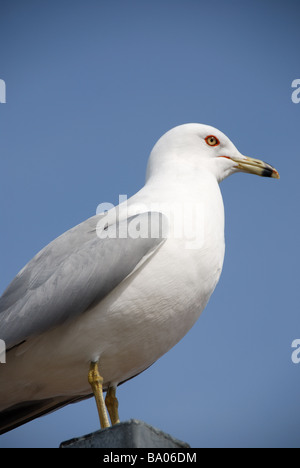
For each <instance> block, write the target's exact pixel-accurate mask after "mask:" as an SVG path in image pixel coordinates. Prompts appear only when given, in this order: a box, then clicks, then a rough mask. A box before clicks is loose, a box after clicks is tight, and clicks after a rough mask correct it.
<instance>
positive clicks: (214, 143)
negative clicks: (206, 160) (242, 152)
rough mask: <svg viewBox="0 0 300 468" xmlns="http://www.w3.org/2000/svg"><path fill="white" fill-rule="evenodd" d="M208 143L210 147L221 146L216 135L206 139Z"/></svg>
mask: <svg viewBox="0 0 300 468" xmlns="http://www.w3.org/2000/svg"><path fill="white" fill-rule="evenodd" d="M205 141H206V143H207V144H208V146H218V145H219V144H220V140H218V138H217V137H216V136H215V135H208V136H207V137H206V138H205Z"/></svg>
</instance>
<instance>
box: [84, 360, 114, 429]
mask: <svg viewBox="0 0 300 468" xmlns="http://www.w3.org/2000/svg"><path fill="white" fill-rule="evenodd" d="M88 379H89V384H90V385H91V387H92V389H93V392H94V396H95V400H96V404H97V408H98V413H99V418H100V424H101V428H102V429H104V428H105V427H109V426H110V424H109V421H108V416H107V412H106V408H105V403H104V398H103V387H102V384H103V378H102V377H101V375H100V374H99V370H98V363H97V362H91V364H90V371H89V376H88Z"/></svg>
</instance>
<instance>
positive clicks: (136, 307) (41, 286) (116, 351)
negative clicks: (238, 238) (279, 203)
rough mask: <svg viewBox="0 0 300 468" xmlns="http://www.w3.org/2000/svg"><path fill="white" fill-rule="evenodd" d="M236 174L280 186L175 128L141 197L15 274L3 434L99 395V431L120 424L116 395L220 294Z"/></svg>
mask: <svg viewBox="0 0 300 468" xmlns="http://www.w3.org/2000/svg"><path fill="white" fill-rule="evenodd" d="M235 172H247V173H250V174H256V175H259V176H262V177H271V178H275V179H279V174H278V172H277V171H276V169H274V168H273V167H272V166H270V165H269V164H267V163H265V162H263V161H260V160H258V159H253V158H250V157H246V156H244V155H243V154H241V153H240V152H239V151H238V150H237V148H236V147H235V146H234V144H233V143H232V142H231V141H230V140H229V138H228V137H227V136H226V135H224V134H223V133H222V132H221V131H219V130H217V129H216V128H214V127H211V126H209V125H203V124H197V123H189V124H184V125H180V126H177V127H175V128H173V129H171V130H169V131H168V132H167V133H165V134H164V135H163V136H162V137H161V138H160V139H159V140H158V142H157V143H156V144H155V146H154V148H153V150H152V152H151V154H150V158H149V161H148V166H147V172H146V182H145V185H144V187H143V188H142V189H141V190H140V191H139V192H137V193H136V194H135V195H133V196H132V197H131V198H129V199H128V200H123V201H122V202H121V203H120V204H119V205H118V206H117V207H111V208H110V209H108V210H104V211H102V212H99V213H98V214H97V215H96V216H93V217H92V218H89V219H87V220H86V221H84V222H83V223H81V224H79V225H78V226H76V227H74V228H72V229H70V230H69V231H67V232H65V233H64V234H62V235H61V236H60V237H58V238H57V239H55V240H54V241H53V242H51V243H50V244H49V245H47V246H46V247H45V248H44V249H43V250H41V251H40V252H39V253H38V254H37V255H36V256H35V257H34V258H33V259H32V260H31V261H30V262H29V263H28V264H27V265H26V266H25V267H24V268H23V269H22V270H21V271H20V272H19V273H18V275H17V276H16V277H15V279H14V280H13V281H12V282H11V284H10V285H9V286H8V287H7V289H6V290H5V292H4V293H3V295H2V297H1V298H0V339H1V340H3V341H4V342H5V345H6V351H7V352H6V363H5V364H0V433H1V434H2V433H4V432H7V431H9V430H11V429H14V428H16V427H18V426H20V425H22V424H24V423H26V422H28V421H30V420H32V419H34V418H37V417H39V416H41V415H43V414H46V413H48V412H50V411H53V410H56V409H58V408H60V407H62V406H64V405H67V404H69V403H72V402H76V401H80V400H82V399H85V398H89V397H91V396H92V395H93V394H94V397H95V400H96V405H97V409H98V413H99V418H100V424H101V427H102V428H105V427H108V426H109V425H110V422H109V418H110V421H111V424H112V425H113V424H117V423H118V422H119V421H120V418H119V411H118V400H117V397H116V389H117V386H118V385H120V384H122V383H124V382H126V381H127V380H129V379H131V378H133V377H135V376H137V375H138V374H140V373H141V372H143V371H144V370H146V369H147V368H148V367H150V366H151V365H152V364H153V363H154V362H155V361H157V360H158V359H159V358H160V357H161V356H162V355H164V354H165V353H166V352H168V351H169V350H170V349H171V348H172V347H173V346H174V345H176V343H178V342H179V341H180V340H181V339H182V338H183V337H184V336H185V335H186V333H187V332H188V331H189V330H190V329H191V327H192V326H193V325H194V324H195V322H196V321H197V319H198V318H199V316H200V314H201V312H202V311H203V309H204V308H205V306H206V304H207V302H208V300H209V298H210V296H211V294H212V293H213V291H214V289H215V287H216V285H217V283H218V280H219V278H220V274H221V271H222V266H223V260H224V253H225V242H224V206H223V199H222V195H221V192H220V188H219V183H220V182H221V181H222V180H223V179H225V177H227V176H229V175H231V174H233V173H235ZM103 392H106V397H105V399H104V394H103ZM108 415H109V418H108Z"/></svg>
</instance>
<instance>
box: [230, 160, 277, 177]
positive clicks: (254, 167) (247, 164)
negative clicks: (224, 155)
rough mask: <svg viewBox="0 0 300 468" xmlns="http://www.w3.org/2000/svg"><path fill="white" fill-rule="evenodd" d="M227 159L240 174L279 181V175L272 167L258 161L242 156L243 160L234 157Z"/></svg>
mask: <svg viewBox="0 0 300 468" xmlns="http://www.w3.org/2000/svg"><path fill="white" fill-rule="evenodd" d="M229 159H231V160H232V161H234V162H236V163H237V167H238V169H239V170H240V171H241V172H248V173H249V174H256V175H258V176H261V177H273V178H274V179H280V175H279V173H278V171H276V169H275V168H274V167H272V166H270V164H267V163H265V162H264V161H260V160H259V159H253V158H248V157H247V156H244V157H243V159H242V158H236V157H230V158H229Z"/></svg>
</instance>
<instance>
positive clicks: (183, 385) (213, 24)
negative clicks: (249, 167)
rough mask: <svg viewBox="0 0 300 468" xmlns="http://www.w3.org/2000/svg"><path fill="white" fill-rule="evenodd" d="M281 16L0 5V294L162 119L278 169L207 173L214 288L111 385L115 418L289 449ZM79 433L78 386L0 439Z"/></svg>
mask: <svg viewBox="0 0 300 468" xmlns="http://www.w3.org/2000/svg"><path fill="white" fill-rule="evenodd" d="M299 13H300V4H299V2H297V1H291V0H286V1H284V2H283V1H277V0H272V1H271V0H264V1H261V0H259V1H256V0H252V1H247V0H245V1H243V2H241V1H234V0H227V1H224V0H212V1H210V2H204V1H201V0H184V1H183V0H180V1H179V0H172V1H171V0H161V1H157V0H151V1H143V0H140V1H120V0H119V1H118V0H109V1H108V0H107V1H101V0H98V1H96V0H88V1H82V0H78V1H68V0H62V1H60V2H53V1H51V2H50V1H47V0H46V1H43V2H40V1H34V0H28V1H26V2H24V1H19V0H2V1H1V17H0V57H1V58H0V79H4V80H5V82H6V86H7V96H6V99H7V102H6V104H0V148H1V171H0V194H1V196H0V210H1V211H0V212H1V243H0V262H1V276H0V291H1V292H2V291H3V290H4V289H5V287H6V286H7V285H8V283H9V282H10V281H11V280H12V279H13V277H14V276H15V274H16V273H17V272H18V271H19V270H20V269H21V268H22V267H23V266H24V265H25V264H26V263H27V262H28V261H29V260H30V259H31V258H32V257H33V255H34V254H35V253H36V252H37V251H39V250H40V249H41V248H42V247H44V246H45V245H46V244H47V243H49V242H50V241H51V240H53V239H54V238H55V237H57V236H58V235H60V234H61V233H62V232H64V231H65V230H67V229H69V228H71V227H72V226H74V225H76V224H78V223H80V222H81V221H83V220H84V219H86V218H88V217H90V216H92V215H93V214H95V212H96V208H97V206H98V204H99V203H102V202H106V201H107V202H112V203H116V202H117V201H118V196H119V194H127V195H128V196H131V195H132V194H134V193H135V192H136V191H137V190H138V189H140V188H141V187H142V186H143V184H144V178H145V168H146V164H147V158H148V155H149V153H150V151H151V149H152V147H153V145H154V143H155V142H156V140H157V139H158V138H159V137H160V136H161V135H162V134H163V133H164V132H165V131H167V130H168V129H170V128H172V127H173V126H175V125H179V124H182V123H186V122H200V123H206V124H210V125H213V126H215V127H217V128H219V129H220V130H222V131H223V132H224V133H226V134H227V136H228V137H229V138H231V140H232V141H233V142H234V144H235V145H236V146H237V147H238V149H239V150H240V151H241V152H242V153H244V154H247V155H248V156H252V157H255V158H260V159H264V160H266V161H267V162H270V163H271V164H272V165H274V166H275V167H276V168H277V169H278V170H279V172H280V175H281V180H280V181H275V180H270V179H262V178H258V177H254V176H250V175H246V174H237V175H234V176H232V177H230V178H228V179H227V180H225V181H224V182H223V183H222V186H221V189H222V193H223V197H224V203H225V210H226V249H227V250H226V257H225V264H224V269H223V273H222V276H221V280H220V283H219V285H218V287H217V289H216V291H215V292H214V294H213V296H212V298H211V300H210V302H209V304H208V306H207V308H206V310H205V311H204V312H203V314H202V316H201V317H200V319H199V321H198V322H197V324H196V325H195V326H194V328H193V329H192V330H191V331H190V332H189V333H188V335H187V336H186V337H185V338H184V339H183V340H182V341H181V342H180V343H179V344H178V345H177V346H176V347H175V348H173V349H172V350H171V351H170V352H169V353H168V354H167V355H165V356H163V357H162V358H161V359H160V360H159V361H158V362H157V363H156V364H155V365H154V366H152V367H151V368H150V369H149V370H147V371H146V372H144V373H143V374H141V375H140V376H138V377H137V378H135V379H133V380H131V381H130V382H128V383H126V384H125V385H123V386H121V387H120V388H119V390H118V396H119V402H120V416H121V419H122V420H126V419H130V418H137V419H141V420H144V421H145V422H147V423H149V424H152V425H154V426H156V427H159V428H161V429H162V430H164V431H166V432H169V433H171V434H173V435H174V436H175V437H177V438H180V439H182V440H184V441H187V442H189V443H190V445H191V446H192V447H215V446H216V447H252V446H257V447H261V446H271V447H276V446H290V447H291V446H292V447H297V446H299V445H300V443H299V432H300V404H299V403H300V402H299V395H300V364H299V365H295V364H293V363H292V360H291V354H292V348H291V343H292V341H293V340H294V339H299V338H300V319H299V312H300V311H299V302H300V301H299V299H300V297H299V296H300V289H299V268H298V263H299V208H298V204H299V173H300V162H299V160H300V154H299V123H300V104H294V103H293V102H292V100H291V95H292V91H293V90H292V88H291V83H292V81H293V80H294V79H299V78H300V62H299V50H298V48H299V47H298V46H299V39H300V29H299ZM97 429H98V417H97V414H96V410H95V403H94V401H93V400H92V399H91V400H89V401H86V402H82V403H79V404H76V405H69V406H68V407H66V408H64V409H62V410H59V411H57V412H55V413H53V414H50V415H48V416H45V417H42V418H40V419H37V420H35V421H33V422H31V423H29V424H27V425H25V426H23V427H20V428H18V429H16V430H14V431H12V432H10V433H8V434H6V435H4V436H2V437H0V447H57V446H58V445H59V443H60V442H62V441H64V440H67V439H70V438H72V437H76V436H80V435H83V434H86V433H89V432H92V431H94V430H97Z"/></svg>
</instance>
